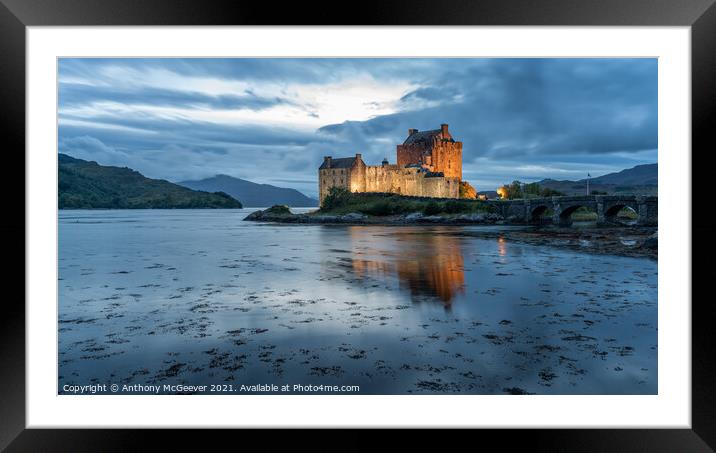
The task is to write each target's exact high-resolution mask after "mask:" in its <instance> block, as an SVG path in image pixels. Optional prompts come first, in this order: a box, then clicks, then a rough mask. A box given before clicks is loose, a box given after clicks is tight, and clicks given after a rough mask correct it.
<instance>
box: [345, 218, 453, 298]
mask: <svg viewBox="0 0 716 453" xmlns="http://www.w3.org/2000/svg"><path fill="white" fill-rule="evenodd" d="M444 233H447V231H446V232H442V231H434V230H433V231H426V230H425V229H420V228H416V229H415V230H407V231H406V230H405V229H401V230H399V231H397V230H396V231H395V232H392V231H390V229H387V230H385V231H384V234H375V233H374V232H372V231H371V230H370V228H366V227H360V226H356V227H349V237H350V239H351V246H352V247H350V249H351V253H352V257H351V258H350V264H351V269H352V270H353V272H354V273H355V274H356V276H358V277H361V278H371V279H376V280H380V281H389V280H390V279H397V282H398V285H399V287H400V288H401V289H406V290H408V291H409V292H410V295H411V299H412V300H413V301H414V302H421V301H425V300H429V301H434V302H439V303H442V304H443V305H444V306H445V308H446V309H449V308H450V307H451V306H452V303H453V301H454V299H455V298H456V297H457V296H459V295H461V294H463V293H464V290H465V270H464V258H463V251H462V244H461V239H460V238H459V237H456V236H452V235H450V234H444Z"/></svg>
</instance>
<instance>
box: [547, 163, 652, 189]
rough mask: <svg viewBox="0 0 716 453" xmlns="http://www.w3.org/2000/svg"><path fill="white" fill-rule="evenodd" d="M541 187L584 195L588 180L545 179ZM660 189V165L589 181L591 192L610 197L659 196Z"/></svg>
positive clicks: (623, 171)
mask: <svg viewBox="0 0 716 453" xmlns="http://www.w3.org/2000/svg"><path fill="white" fill-rule="evenodd" d="M537 184H539V185H540V186H541V187H546V188H550V189H553V190H558V191H560V192H562V193H564V194H565V195H584V194H585V193H586V187H587V180H586V179H580V180H579V181H565V180H562V181H558V180H555V179H543V180H542V181H538V182H537ZM658 188H659V169H658V164H645V165H637V166H636V167H633V168H628V169H626V170H622V171H619V172H616V173H609V174H606V175H603V176H598V177H596V178H591V179H590V180H589V191H590V192H591V193H594V191H597V192H606V193H607V194H610V195H620V194H624V195H626V194H633V195H657V193H658Z"/></svg>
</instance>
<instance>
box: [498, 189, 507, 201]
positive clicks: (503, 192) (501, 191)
mask: <svg viewBox="0 0 716 453" xmlns="http://www.w3.org/2000/svg"><path fill="white" fill-rule="evenodd" d="M497 195H499V196H500V198H502V199H505V198H507V189H506V188H505V187H498V188H497Z"/></svg>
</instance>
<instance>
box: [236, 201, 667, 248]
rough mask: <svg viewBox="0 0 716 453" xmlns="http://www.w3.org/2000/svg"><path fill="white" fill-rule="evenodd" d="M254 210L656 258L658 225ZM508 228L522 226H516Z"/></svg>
mask: <svg viewBox="0 0 716 453" xmlns="http://www.w3.org/2000/svg"><path fill="white" fill-rule="evenodd" d="M268 211H269V210H264V211H255V212H253V213H251V214H249V215H248V216H246V217H245V218H244V219H243V220H244V221H253V222H269V223H285V224H301V225H311V224H313V225H346V226H351V225H353V226H365V225H373V226H491V225H493V226H496V227H499V226H505V227H508V228H505V229H500V230H498V231H474V230H473V231H462V232H459V233H456V234H458V235H459V236H464V237H476V238H483V239H496V238H503V239H505V240H507V241H511V242H518V243H523V244H529V245H538V246H539V245H542V246H549V247H560V248H568V249H571V250H575V251H581V252H586V253H595V254H603V255H616V256H628V257H641V258H649V259H653V260H658V233H657V231H658V229H657V227H655V226H637V225H633V226H632V225H613V226H594V227H573V226H567V227H561V226H556V225H542V226H540V225H529V224H525V223H514V222H508V221H505V220H504V219H503V218H502V216H500V215H498V214H494V213H484V214H483V213H480V214H466V215H465V214H463V215H456V216H449V217H448V216H424V215H421V214H417V213H413V214H408V215H394V216H381V217H377V216H367V215H365V214H359V213H349V214H345V215H340V216H339V215H316V214H308V213H305V214H293V213H288V214H285V213H282V214H276V213H271V212H268ZM509 227H523V228H517V229H512V228H509Z"/></svg>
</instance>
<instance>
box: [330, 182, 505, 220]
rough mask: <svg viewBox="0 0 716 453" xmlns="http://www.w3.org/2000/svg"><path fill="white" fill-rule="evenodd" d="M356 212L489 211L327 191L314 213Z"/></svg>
mask: <svg viewBox="0 0 716 453" xmlns="http://www.w3.org/2000/svg"><path fill="white" fill-rule="evenodd" d="M351 212H360V213H362V214H366V215H369V216H376V217H384V216H390V215H401V214H410V213H417V212H419V213H422V214H424V215H451V214H476V213H486V212H492V210H491V208H490V207H489V206H488V205H487V203H484V202H482V201H480V200H458V199H445V200H443V199H436V198H420V197H406V196H402V195H397V194H389V193H351V192H348V191H346V190H341V189H335V188H334V189H331V192H330V193H329V195H328V196H327V197H326V199H325V200H324V201H323V207H322V208H321V209H320V210H318V211H317V214H324V215H326V214H328V215H344V214H348V213H351Z"/></svg>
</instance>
